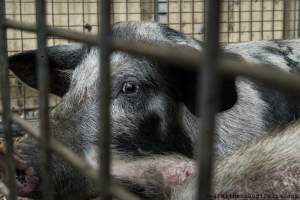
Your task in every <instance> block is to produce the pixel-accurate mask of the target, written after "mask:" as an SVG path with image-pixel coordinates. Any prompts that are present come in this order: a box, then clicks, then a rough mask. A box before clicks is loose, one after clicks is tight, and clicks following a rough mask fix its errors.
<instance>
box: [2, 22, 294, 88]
mask: <svg viewBox="0 0 300 200" xmlns="http://www.w3.org/2000/svg"><path fill="white" fill-rule="evenodd" d="M6 25H7V26H8V27H9V28H13V29H20V30H24V31H29V32H36V27H35V26H34V25H30V24H21V23H19V22H14V21H11V20H6ZM47 30H48V31H47V32H48V35H52V36H56V37H61V38H66V39H70V40H73V41H76V42H84V43H86V44H88V45H92V46H95V45H96V44H97V42H98V40H97V37H96V36H93V35H89V37H86V35H85V34H82V33H79V32H75V31H66V30H63V29H58V28H51V27H48V28H47ZM111 48H112V49H113V50H119V51H125V52H128V53H131V54H135V55H144V56H148V57H151V58H157V59H159V60H162V61H165V62H168V63H171V64H174V67H184V68H189V69H192V70H195V71H196V70H198V69H197V68H198V67H197V66H199V62H200V63H201V60H200V59H201V53H200V52H199V51H196V50H195V49H192V48H188V47H185V48H168V47H158V46H157V45H150V44H147V45H145V44H144V43H141V42H137V41H122V40H114V41H111ZM200 67H202V66H200ZM220 71H221V72H222V73H225V74H228V75H235V76H239V75H240V76H245V77H249V78H252V79H254V80H258V81H261V82H263V83H267V84H269V85H273V86H275V87H278V88H279V89H282V90H285V91H287V92H293V93H295V94H299V91H300V78H299V76H297V75H295V74H290V73H287V72H282V71H277V70H274V68H273V67H272V65H270V64H255V63H249V62H245V61H233V60H230V59H226V58H222V59H221V61H220Z"/></svg>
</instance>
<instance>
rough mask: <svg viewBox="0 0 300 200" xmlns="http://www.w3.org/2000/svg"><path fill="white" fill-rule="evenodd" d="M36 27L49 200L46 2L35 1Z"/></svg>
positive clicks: (42, 144) (44, 170)
mask: <svg viewBox="0 0 300 200" xmlns="http://www.w3.org/2000/svg"><path fill="white" fill-rule="evenodd" d="M36 26H37V45H38V51H37V58H36V66H38V86H39V91H40V94H39V104H40V106H39V113H40V132H41V134H42V137H41V142H40V148H41V151H42V180H43V181H42V192H43V199H46V200H51V199H53V197H52V184H51V175H50V171H51V152H50V148H49V141H50V126H49V108H48V104H49V100H48V93H49V67H48V58H47V50H46V46H47V33H46V2H45V0H36Z"/></svg>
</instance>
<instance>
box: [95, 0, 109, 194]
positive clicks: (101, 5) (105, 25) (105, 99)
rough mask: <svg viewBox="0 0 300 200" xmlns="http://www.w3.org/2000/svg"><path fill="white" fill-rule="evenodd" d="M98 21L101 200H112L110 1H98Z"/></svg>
mask: <svg viewBox="0 0 300 200" xmlns="http://www.w3.org/2000/svg"><path fill="white" fill-rule="evenodd" d="M98 9H99V10H98V12H99V13H101V17H100V15H99V18H100V19H98V20H100V21H101V23H100V27H99V29H98V35H99V36H100V38H99V45H100V46H99V50H100V72H99V84H98V85H99V89H98V91H99V99H100V102H99V120H98V123H99V137H98V138H99V151H100V152H99V156H100V157H99V162H100V163H101V164H100V165H99V166H100V172H99V191H100V199H102V200H108V199H111V193H110V192H111V177H110V164H111V163H110V162H111V160H110V143H111V127H110V59H109V58H110V51H111V50H110V46H109V39H110V38H109V35H110V0H98Z"/></svg>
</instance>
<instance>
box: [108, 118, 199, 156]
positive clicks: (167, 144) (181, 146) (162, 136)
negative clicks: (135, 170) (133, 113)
mask: <svg viewBox="0 0 300 200" xmlns="http://www.w3.org/2000/svg"><path fill="white" fill-rule="evenodd" d="M171 115H172V114H171ZM167 129H168V130H167V132H161V119H160V117H159V116H158V115H156V114H155V113H153V114H149V115H148V116H147V117H145V118H144V119H143V120H142V121H140V122H139V124H138V132H137V133H136V132H135V133H134V134H135V135H134V136H129V135H128V133H124V134H122V133H119V134H118V135H116V136H114V137H113V143H114V147H116V149H117V150H119V151H121V152H126V153H128V154H129V155H131V156H147V155H153V154H170V153H171V154H172V153H179V154H181V155H185V156H187V157H190V158H191V157H192V156H193V148H192V142H191V139H190V138H189V137H188V136H187V134H186V133H185V132H184V130H183V128H181V127H180V126H179V125H178V124H176V123H174V124H171V123H170V124H169V125H168V128H167Z"/></svg>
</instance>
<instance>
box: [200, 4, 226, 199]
mask: <svg viewBox="0 0 300 200" xmlns="http://www.w3.org/2000/svg"><path fill="white" fill-rule="evenodd" d="M220 5H221V1H220V0H210V1H208V2H207V8H208V9H207V11H208V12H207V18H206V19H207V21H205V23H206V24H205V26H206V31H207V32H206V37H205V42H204V45H205V49H204V55H203V56H204V58H205V59H204V60H203V68H202V70H201V71H200V72H199V75H198V77H199V79H198V86H197V87H198V90H197V91H199V92H198V94H197V95H198V101H197V102H199V103H200V104H198V105H197V110H198V113H199V114H200V116H201V119H200V123H201V124H200V125H201V129H200V133H199V136H198V141H197V144H198V145H197V149H196V150H197V152H196V155H197V157H198V158H197V159H198V163H197V164H198V173H199V176H198V185H197V198H196V199H199V200H200V199H202V200H206V199H210V194H211V188H212V187H211V183H212V166H213V150H214V149H213V141H214V127H215V114H216V112H217V107H218V104H219V100H218V93H219V92H218V90H219V84H218V83H219V77H218V73H219V72H218V70H219V69H218V68H219V67H218V65H219V59H218V56H219V19H220ZM199 89H201V90H199ZM199 95H200V96H199ZM199 100H200V101H199Z"/></svg>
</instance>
